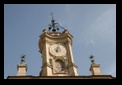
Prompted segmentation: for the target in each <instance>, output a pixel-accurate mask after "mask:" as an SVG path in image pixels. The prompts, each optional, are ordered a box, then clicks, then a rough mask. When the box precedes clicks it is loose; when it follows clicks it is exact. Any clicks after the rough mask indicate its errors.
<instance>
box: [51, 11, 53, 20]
mask: <svg viewBox="0 0 122 85" xmlns="http://www.w3.org/2000/svg"><path fill="white" fill-rule="evenodd" d="M51 17H52V20H53V13H52V12H51Z"/></svg>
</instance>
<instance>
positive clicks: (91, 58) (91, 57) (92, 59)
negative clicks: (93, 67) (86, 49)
mask: <svg viewBox="0 0 122 85" xmlns="http://www.w3.org/2000/svg"><path fill="white" fill-rule="evenodd" d="M89 58H90V60H91V62H92V64H94V63H95V62H94V56H93V55H91V56H90V57H89Z"/></svg>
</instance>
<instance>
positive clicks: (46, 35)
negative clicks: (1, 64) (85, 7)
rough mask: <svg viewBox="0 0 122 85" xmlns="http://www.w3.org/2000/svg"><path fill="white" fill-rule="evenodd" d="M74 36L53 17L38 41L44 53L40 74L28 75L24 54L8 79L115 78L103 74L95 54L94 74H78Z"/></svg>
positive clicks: (92, 68)
mask: <svg viewBox="0 0 122 85" xmlns="http://www.w3.org/2000/svg"><path fill="white" fill-rule="evenodd" d="M60 30H61V31H60ZM72 38H73V36H72V35H71V34H70V33H69V31H68V30H67V29H65V28H63V27H61V26H60V25H59V24H58V23H55V20H54V19H53V17H52V20H51V24H50V25H49V27H48V28H47V29H44V30H43V34H41V35H40V39H39V42H38V46H39V52H40V53H41V54H42V56H41V57H42V69H41V71H40V73H39V76H32V75H26V71H27V65H26V64H25V63H24V62H25V61H24V57H25V56H22V57H21V58H22V59H21V63H20V64H18V66H17V69H18V73H17V76H8V78H7V79H115V78H114V77H112V76H111V75H102V73H101V71H100V65H99V64H96V63H95V62H94V59H93V56H91V57H90V59H91V62H92V64H91V66H90V71H91V73H92V75H90V76H80V75H78V73H77V68H78V66H77V65H75V62H74V59H73V53H72Z"/></svg>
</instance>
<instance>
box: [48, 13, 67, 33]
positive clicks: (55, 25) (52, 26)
mask: <svg viewBox="0 0 122 85" xmlns="http://www.w3.org/2000/svg"><path fill="white" fill-rule="evenodd" d="M51 17H52V20H51V24H49V26H48V30H49V31H50V30H51V29H52V32H56V31H58V30H59V29H60V28H61V29H64V28H63V27H61V26H60V25H59V23H55V20H54V18H53V13H52V12H51ZM64 30H65V29H64Z"/></svg>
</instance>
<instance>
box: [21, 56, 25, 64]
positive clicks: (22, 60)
mask: <svg viewBox="0 0 122 85" xmlns="http://www.w3.org/2000/svg"><path fill="white" fill-rule="evenodd" d="M24 59H25V55H24V54H23V55H22V56H21V63H24V62H25V60H24Z"/></svg>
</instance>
